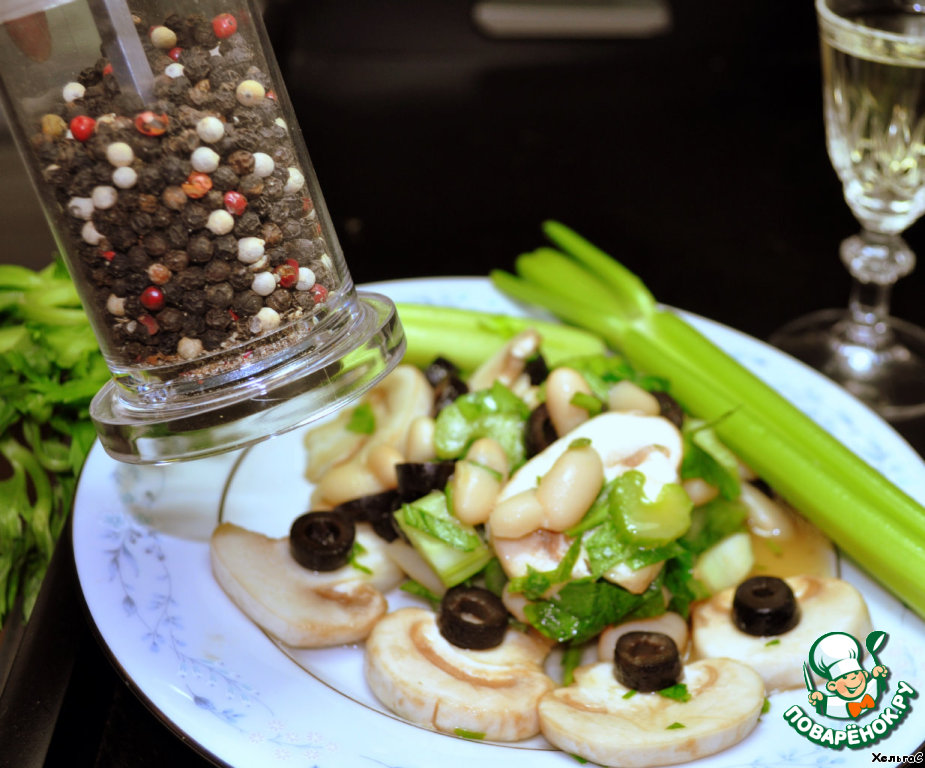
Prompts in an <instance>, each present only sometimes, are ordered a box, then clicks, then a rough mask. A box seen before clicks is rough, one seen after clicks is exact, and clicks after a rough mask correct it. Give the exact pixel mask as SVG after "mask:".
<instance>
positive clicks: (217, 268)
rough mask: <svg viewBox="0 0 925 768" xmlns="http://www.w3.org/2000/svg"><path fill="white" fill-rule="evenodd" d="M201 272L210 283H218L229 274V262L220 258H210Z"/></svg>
mask: <svg viewBox="0 0 925 768" xmlns="http://www.w3.org/2000/svg"><path fill="white" fill-rule="evenodd" d="M202 274H203V275H204V276H205V278H206V280H207V281H208V282H210V283H220V282H222V281H224V280H227V279H228V278H229V276H230V275H231V264H229V263H228V262H227V261H221V260H220V259H212V260H211V261H210V262H209V263H208V264H206V265H205V267H203V269H202Z"/></svg>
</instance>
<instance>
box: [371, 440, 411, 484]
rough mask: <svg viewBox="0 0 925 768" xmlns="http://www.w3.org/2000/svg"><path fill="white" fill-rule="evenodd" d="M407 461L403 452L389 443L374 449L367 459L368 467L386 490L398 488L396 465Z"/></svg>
mask: <svg viewBox="0 0 925 768" xmlns="http://www.w3.org/2000/svg"><path fill="white" fill-rule="evenodd" d="M404 460H405V457H404V456H402V454H401V451H399V450H398V449H397V448H395V447H394V446H392V445H389V444H388V443H381V444H380V445H376V446H374V447H372V448H371V449H370V451H369V454H368V455H367V457H366V466H367V467H369V470H370V472H372V473H373V474H374V475H375V476H376V477H377V478H378V479H379V482H380V483H382V484H383V485H384V486H385V487H386V488H397V487H398V475H397V474H396V471H395V465H396V464H401V463H402V462H403V461H404Z"/></svg>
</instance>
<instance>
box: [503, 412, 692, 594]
mask: <svg viewBox="0 0 925 768" xmlns="http://www.w3.org/2000/svg"><path fill="white" fill-rule="evenodd" d="M579 438H588V439H590V441H591V446H592V447H593V448H594V449H595V450H596V451H597V452H598V453H599V454H600V457H601V460H602V462H603V465H604V481H605V482H609V481H610V480H613V479H614V478H615V477H618V476H619V475H622V474H623V473H624V472H626V471H628V470H630V469H636V470H638V471H639V472H641V473H642V474H643V475H644V476H645V478H646V480H645V484H644V486H643V489H644V491H645V494H646V496H647V497H648V498H650V499H655V498H657V497H658V494H659V492H660V491H661V489H662V487H663V486H664V485H665V484H666V483H670V482H678V479H679V478H678V470H679V467H680V465H681V457H682V455H683V442H682V439H681V433H680V432H679V431H678V429H677V427H675V426H674V425H673V424H672V423H671V422H670V421H668V420H667V419H664V418H662V417H660V416H644V415H640V414H634V413H617V412H608V413H603V414H601V415H599V416H595V417H594V418H593V419H589V420H588V421H586V422H584V423H583V424H581V425H579V426H578V427H576V428H575V429H573V430H572V431H571V432H569V433H568V434H566V435H564V436H563V437H560V438H559V439H558V440H556V441H555V442H554V443H553V444H552V445H550V446H549V447H548V448H546V449H545V450H544V451H542V452H541V453H538V454H537V455H536V456H534V457H533V458H532V459H530V460H529V461H528V462H527V463H526V464H524V465H523V466H522V467H521V468H520V469H518V470H517V472H515V473H514V475H513V476H512V477H511V479H510V480H509V481H508V482H507V484H506V485H505V486H504V488H502V490H501V493H500V494H499V495H498V501H497V503H498V504H501V503H502V502H504V501H505V500H507V499H511V498H513V497H515V496H519V495H521V494H524V493H526V492H529V491H530V490H532V489H534V488H535V487H536V482H537V478H538V477H544V476H545V475H546V474H548V472H549V471H550V469H552V467H553V465H554V464H555V463H556V461H558V459H559V457H560V456H562V454H563V453H565V451H567V450H569V446H570V445H571V444H572V442H573V441H574V440H576V439H579ZM496 509H497V506H496ZM489 532H490V533H491V537H492V546H493V547H494V549H495V552H496V554H497V555H498V558H499V561H500V562H501V565H502V567H503V568H504V571H505V573H507V575H508V576H509V577H511V578H514V577H517V576H523V575H524V574H525V573H526V572H527V569H528V567H530V568H534V569H536V570H539V571H548V570H552V569H553V568H555V567H556V566H557V565H558V564H559V562H560V561H561V560H562V558H563V557H564V556H565V553H566V552H567V551H568V548H569V544H570V543H571V541H570V539H568V537H566V536H565V534H563V533H557V532H554V531H549V530H546V529H543V528H539V529H537V530H535V531H533V532H532V533H529V534H527V535H525V536H520V537H518V538H503V537H500V536H496V535H494V533H493V532H492V529H491V524H490V522H489ZM660 569H661V564H660V563H655V564H653V565H652V566H647V567H646V568H642V569H638V570H636V571H633V570H632V569H630V568H629V567H627V566H623V567H620V566H616V567H614V568H613V569H611V570H610V571H608V572H607V573H606V574H604V578H606V579H608V580H610V581H613V582H614V583H615V584H619V585H620V586H623V587H625V588H626V589H629V590H630V591H632V592H635V593H641V592H643V591H645V589H646V587H647V586H648V585H649V583H651V581H652V579H654V578H655V576H657V575H658V572H659V570H660ZM588 574H589V569H588V567H587V563H586V562H585V559H584V558H579V560H578V562H577V563H576V565H575V569H574V570H573V571H572V576H573V578H581V577H582V576H587V575H588Z"/></svg>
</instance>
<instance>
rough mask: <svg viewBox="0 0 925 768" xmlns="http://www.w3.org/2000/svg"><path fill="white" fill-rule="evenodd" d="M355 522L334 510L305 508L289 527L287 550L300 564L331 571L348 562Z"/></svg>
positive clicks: (317, 569)
mask: <svg viewBox="0 0 925 768" xmlns="http://www.w3.org/2000/svg"><path fill="white" fill-rule="evenodd" d="M355 536H356V526H355V525H354V524H353V520H352V519H351V518H350V517H349V516H348V515H344V514H338V513H337V512H306V513H305V514H304V515H302V516H300V517H297V518H296V519H295V521H294V522H293V523H292V527H291V528H290V529H289V552H290V554H291V555H292V559H293V560H295V561H296V562H297V563H298V564H299V565H301V566H302V567H303V568H309V569H311V570H313V571H334V570H337V569H338V568H340V567H341V566H343V565H346V564H347V561H348V560H349V559H350V552H351V550H352V549H353V540H354V538H355Z"/></svg>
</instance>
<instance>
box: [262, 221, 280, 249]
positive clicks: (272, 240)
mask: <svg viewBox="0 0 925 768" xmlns="http://www.w3.org/2000/svg"><path fill="white" fill-rule="evenodd" d="M260 237H261V238H263V242H264V244H265V246H266V247H267V248H272V247H273V246H275V245H279V244H280V243H281V242H282V240H283V231H282V230H281V229H280V228H279V226H278V225H277V224H274V223H273V222H272V221H268V222H266V223H265V224H263V225H262V226H261V227H260Z"/></svg>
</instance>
